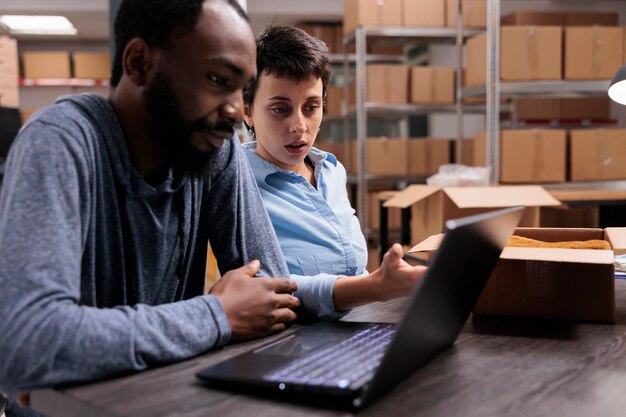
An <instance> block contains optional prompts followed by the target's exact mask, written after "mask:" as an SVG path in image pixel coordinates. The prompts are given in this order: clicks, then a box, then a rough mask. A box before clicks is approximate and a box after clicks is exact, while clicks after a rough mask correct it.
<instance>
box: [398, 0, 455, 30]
mask: <svg viewBox="0 0 626 417" xmlns="http://www.w3.org/2000/svg"><path fill="white" fill-rule="evenodd" d="M445 9H446V0H419V1H414V0H413V1H407V0H404V1H403V2H402V17H403V18H404V26H417V27H444V26H445V25H446V10H445Z"/></svg>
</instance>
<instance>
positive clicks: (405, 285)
mask: <svg viewBox="0 0 626 417" xmlns="http://www.w3.org/2000/svg"><path fill="white" fill-rule="evenodd" d="M402 256H403V253H402V246H400V244H398V243H394V244H393V246H391V248H389V250H388V251H387V253H385V256H384V257H383V263H382V264H381V265H380V267H379V268H378V269H377V270H376V271H374V272H373V273H372V275H371V277H372V279H373V281H374V283H375V284H374V285H375V288H376V289H377V291H376V294H378V297H379V298H378V301H387V300H391V299H392V298H398V297H402V296H405V295H409V294H410V293H411V291H412V290H413V287H415V284H417V283H418V282H420V281H421V279H422V277H423V276H424V273H425V272H426V270H427V269H428V268H426V267H425V266H421V265H418V266H412V265H409V264H408V263H407V262H406V261H405V260H404V259H402Z"/></svg>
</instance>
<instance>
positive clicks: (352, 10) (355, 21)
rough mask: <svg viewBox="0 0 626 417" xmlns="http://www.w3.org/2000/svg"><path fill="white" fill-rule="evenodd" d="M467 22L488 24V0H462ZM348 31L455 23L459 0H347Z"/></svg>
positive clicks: (346, 19)
mask: <svg viewBox="0 0 626 417" xmlns="http://www.w3.org/2000/svg"><path fill="white" fill-rule="evenodd" d="M462 1H463V6H462V7H463V25H464V26H465V27H469V28H484V27H485V26H486V22H487V1H486V0H462ZM343 16H344V21H343V25H344V33H346V34H347V33H350V32H352V31H353V30H354V29H355V28H356V27H357V26H408V27H453V26H455V25H456V8H455V0H420V1H415V0H344V14H343Z"/></svg>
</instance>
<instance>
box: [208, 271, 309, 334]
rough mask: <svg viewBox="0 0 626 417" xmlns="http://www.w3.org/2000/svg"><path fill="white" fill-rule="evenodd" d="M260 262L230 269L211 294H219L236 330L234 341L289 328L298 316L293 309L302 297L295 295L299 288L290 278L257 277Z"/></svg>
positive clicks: (229, 319) (218, 296) (230, 321)
mask: <svg viewBox="0 0 626 417" xmlns="http://www.w3.org/2000/svg"><path fill="white" fill-rule="evenodd" d="M260 266H261V265H260V264H259V261H256V260H254V261H251V262H249V263H247V264H246V265H244V266H242V267H241V268H238V269H234V270H232V271H228V272H227V273H226V274H224V276H223V277H222V279H220V280H219V281H218V283H217V284H215V285H214V286H213V288H211V291H210V294H212V295H214V296H215V297H217V299H218V300H219V301H220V303H221V304H222V308H223V309H224V311H225V312H226V317H228V322H229V323H230V327H231V329H232V336H231V339H232V340H245V339H252V338H255V337H261V336H265V335H268V334H270V333H275V332H279V331H281V330H284V329H285V326H286V323H290V322H292V321H294V320H295V319H296V313H294V312H293V310H292V309H293V308H295V307H298V306H299V305H300V300H298V299H297V298H296V297H294V296H293V295H291V294H290V293H293V292H295V291H296V290H297V289H298V286H297V285H296V283H295V282H294V281H292V280H290V279H287V278H266V277H254V275H255V274H256V273H257V272H259V268H260Z"/></svg>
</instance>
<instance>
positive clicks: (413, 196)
mask: <svg viewBox="0 0 626 417" xmlns="http://www.w3.org/2000/svg"><path fill="white" fill-rule="evenodd" d="M439 190H441V188H439V187H431V186H429V185H410V186H408V187H407V188H405V189H404V190H402V191H401V192H400V193H398V194H397V195H396V196H395V197H392V198H390V199H389V200H387V201H386V202H385V205H384V206H385V207H398V208H407V207H411V206H412V205H413V204H415V203H417V202H418V201H420V200H423V199H425V198H427V197H429V196H431V195H432V194H434V193H436V192H437V191H439Z"/></svg>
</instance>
